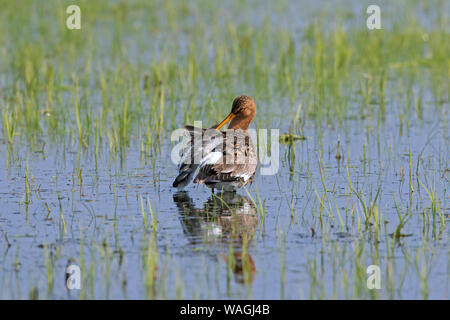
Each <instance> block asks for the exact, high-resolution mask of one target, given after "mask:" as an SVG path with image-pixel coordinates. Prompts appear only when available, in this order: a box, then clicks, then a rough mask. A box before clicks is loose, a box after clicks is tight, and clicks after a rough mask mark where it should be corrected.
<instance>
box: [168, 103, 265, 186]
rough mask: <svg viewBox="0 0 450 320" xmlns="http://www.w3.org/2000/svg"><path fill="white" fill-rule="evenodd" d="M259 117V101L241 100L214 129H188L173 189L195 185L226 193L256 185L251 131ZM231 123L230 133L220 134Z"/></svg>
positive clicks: (234, 104) (186, 129)
mask: <svg viewBox="0 0 450 320" xmlns="http://www.w3.org/2000/svg"><path fill="white" fill-rule="evenodd" d="M255 114H256V105H255V101H253V99H252V98H251V97H249V96H239V97H237V98H236V99H234V101H233V105H232V108H231V112H230V114H229V115H228V116H227V117H226V118H225V119H224V120H223V121H222V122H221V123H219V124H218V125H216V126H214V127H212V128H210V129H201V128H197V127H193V126H185V127H184V128H185V138H187V144H185V147H184V149H183V150H182V154H181V161H180V163H179V173H178V176H177V177H176V179H175V181H174V182H173V187H175V188H179V189H182V188H184V187H185V186H186V185H188V184H189V183H190V182H191V181H192V179H193V180H194V183H198V184H205V185H206V186H208V187H210V188H212V191H213V192H214V189H219V190H223V191H233V190H235V189H236V188H238V187H242V186H245V185H246V184H248V183H250V182H252V181H253V177H254V176H255V171H256V166H257V156H256V152H255V148H254V146H253V144H252V140H251V138H250V135H249V133H248V127H249V125H250V123H251V122H252V120H253V117H254V116H255ZM228 122H230V124H229V126H228V129H227V130H225V131H223V132H221V131H218V130H219V129H220V128H222V127H223V126H224V125H225V124H227V123H228Z"/></svg>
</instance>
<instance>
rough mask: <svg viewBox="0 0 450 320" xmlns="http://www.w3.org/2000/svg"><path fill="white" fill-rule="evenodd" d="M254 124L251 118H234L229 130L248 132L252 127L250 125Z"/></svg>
mask: <svg viewBox="0 0 450 320" xmlns="http://www.w3.org/2000/svg"><path fill="white" fill-rule="evenodd" d="M251 122H252V119H251V118H250V117H245V118H244V117H239V116H236V117H234V118H233V119H232V120H231V122H230V125H229V126H228V129H233V130H237V129H241V130H247V129H248V127H249V126H250V123H251Z"/></svg>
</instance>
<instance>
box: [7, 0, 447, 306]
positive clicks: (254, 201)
mask: <svg viewBox="0 0 450 320" xmlns="http://www.w3.org/2000/svg"><path fill="white" fill-rule="evenodd" d="M69 4H72V3H71V1H56V0H52V1H32V0H25V1H21V3H20V10H19V9H18V4H17V2H16V1H9V0H0V7H1V8H2V10H1V11H0V43H2V46H1V47H0V205H1V206H0V288H1V291H0V298H3V299H9V298H32V299H46V298H50V299H51V298H82V299H92V298H123V299H132V298H149V299H155V298H158V299H164V298H194V299H195V298H273V299H277V298H288V299H291V298H294V299H296V298H311V299H316V298H362V299H366V298H367V299H377V298H439V299H447V298H448V293H449V276H448V275H449V274H450V272H449V271H450V270H449V265H450V264H449V257H450V248H449V245H448V242H449V229H448V228H449V227H448V224H449V216H450V212H449V210H450V203H449V189H448V186H449V185H450V184H449V180H450V164H449V159H450V154H449V143H448V139H449V132H450V131H449V126H448V113H449V110H450V109H449V88H450V82H449V77H450V58H449V57H450V55H449V53H450V41H449V39H450V21H449V17H448V12H450V10H449V4H448V2H447V1H439V0H436V1H428V2H424V3H422V2H419V1H395V2H394V3H389V4H388V3H386V4H384V5H383V4H382V5H381V12H382V29H381V30H368V29H367V28H366V22H365V20H366V18H367V14H366V12H365V9H366V7H367V5H368V4H367V5H366V4H361V2H359V1H354V2H353V3H352V4H351V5H350V4H347V2H346V5H345V6H344V5H342V4H339V2H336V3H334V2H329V1H323V2H319V5H318V6H317V5H313V4H311V3H310V2H309V1H276V2H274V1H267V2H264V3H261V2H256V1H249V2H244V3H243V2H241V1H220V2H219V1H217V2H215V1H206V0H199V1H173V0H169V1H162V0H161V1H150V2H149V1H143V0H136V1H127V2H123V1H106V0H96V1H88V0H85V1H77V4H78V5H79V6H80V8H81V12H82V24H81V30H68V29H67V28H66V27H65V19H66V17H67V14H66V7H67V6H68V5H69ZM240 94H248V95H250V96H252V97H254V98H255V101H256V104H257V108H258V111H257V115H256V117H255V121H254V125H255V127H256V128H258V129H259V128H268V129H270V128H277V129H280V132H281V133H284V134H283V135H282V136H281V142H282V144H281V145H280V159H279V160H280V162H281V163H280V170H279V171H278V173H277V174H276V175H273V176H261V175H258V172H259V171H257V178H256V180H255V182H254V184H253V185H252V186H251V187H249V188H248V189H243V190H240V191H239V194H238V195H236V197H235V198H234V199H229V198H227V197H226V196H224V195H210V194H209V191H207V190H204V189H202V187H199V188H196V187H193V188H192V189H190V190H188V193H187V194H184V193H183V194H174V190H173V189H172V188H171V182H172V179H173V177H174V175H175V173H176V168H175V165H174V164H172V163H171V162H170V152H171V147H172V143H173V142H171V140H170V137H171V133H172V131H173V130H174V129H176V128H179V127H181V126H182V125H184V124H187V123H191V124H192V123H193V122H194V121H196V120H202V121H203V125H204V126H205V127H206V126H209V125H212V124H214V123H217V122H218V121H220V120H221V119H222V118H223V116H225V115H226V113H227V111H228V110H229V107H230V104H231V102H232V99H233V98H234V97H235V96H237V95H240ZM71 263H75V264H77V265H79V266H80V269H81V289H80V290H72V291H70V290H67V289H66V286H65V268H66V266H67V265H68V264H71ZM369 265H378V266H380V269H381V277H382V280H381V285H382V287H381V289H379V290H369V289H368V288H367V286H366V280H367V273H366V268H367V267H368V266H369Z"/></svg>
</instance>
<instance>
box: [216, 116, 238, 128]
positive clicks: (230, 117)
mask: <svg viewBox="0 0 450 320" xmlns="http://www.w3.org/2000/svg"><path fill="white" fill-rule="evenodd" d="M235 116H236V115H235V114H234V113H233V112H231V113H230V114H229V115H228V116H227V117H226V118H225V119H223V121H222V122H221V123H219V125H218V126H217V127H216V130H219V129H220V128H222V127H223V126H224V125H226V124H227V123H228V122H229V121H230V120H231V119H233V118H234V117H235Z"/></svg>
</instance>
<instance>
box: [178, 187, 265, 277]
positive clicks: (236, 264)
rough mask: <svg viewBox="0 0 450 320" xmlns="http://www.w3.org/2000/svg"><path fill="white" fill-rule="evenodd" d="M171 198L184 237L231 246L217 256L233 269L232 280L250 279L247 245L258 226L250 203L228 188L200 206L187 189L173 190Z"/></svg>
mask: <svg viewBox="0 0 450 320" xmlns="http://www.w3.org/2000/svg"><path fill="white" fill-rule="evenodd" d="M173 200H174V202H175V203H176V205H177V207H178V210H179V214H180V220H181V225H182V227H183V231H184V233H185V235H186V237H187V238H188V240H189V241H190V242H191V243H192V244H194V245H204V244H208V245H212V244H224V245H226V246H225V248H231V250H228V253H227V254H223V253H220V254H219V255H218V257H220V258H221V259H222V260H223V261H225V262H226V264H227V265H228V267H229V268H230V269H231V270H232V271H233V273H234V275H235V280H236V282H238V283H245V282H248V283H252V282H253V281H254V279H255V275H256V266H255V262H254V261H253V258H252V256H251V255H250V253H249V252H248V250H247V249H248V243H249V241H250V240H251V239H252V238H253V236H254V235H255V232H256V229H257V227H258V215H257V211H256V207H255V205H254V203H253V202H252V201H251V200H250V199H248V198H247V197H244V196H242V195H240V194H237V193H231V192H225V193H219V194H211V197H210V198H209V199H208V200H207V201H206V202H205V203H204V204H203V208H196V207H195V205H194V202H193V200H192V199H191V197H190V196H189V194H188V193H187V192H177V193H175V194H174V196H173ZM215 256H217V255H215Z"/></svg>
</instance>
